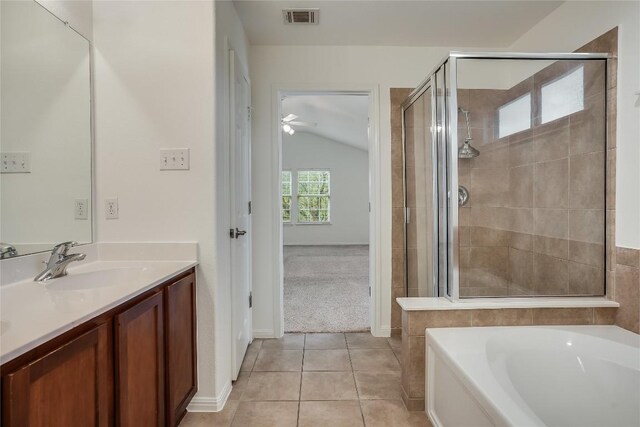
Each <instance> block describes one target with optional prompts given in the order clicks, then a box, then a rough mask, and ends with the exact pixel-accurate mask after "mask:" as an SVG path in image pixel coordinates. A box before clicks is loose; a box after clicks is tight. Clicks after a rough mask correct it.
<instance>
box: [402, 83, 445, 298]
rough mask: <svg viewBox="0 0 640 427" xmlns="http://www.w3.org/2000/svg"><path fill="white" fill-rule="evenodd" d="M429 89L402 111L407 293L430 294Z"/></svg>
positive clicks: (432, 149) (431, 186) (432, 221)
mask: <svg viewBox="0 0 640 427" xmlns="http://www.w3.org/2000/svg"><path fill="white" fill-rule="evenodd" d="M432 95H433V92H432V88H431V87H427V89H426V90H425V91H424V92H423V93H422V94H421V95H420V96H418V97H417V98H416V99H415V100H414V101H413V102H412V103H411V104H410V105H409V106H408V107H406V108H405V110H404V161H405V207H406V209H405V251H406V256H405V259H406V275H405V277H406V281H407V296H410V297H416V296H421V297H426V296H435V295H434V274H437V273H436V272H437V262H434V257H435V259H437V254H435V253H434V247H436V246H435V244H434V237H435V236H434V234H435V233H434V230H435V229H436V228H435V226H434V224H435V223H436V222H437V218H434V194H435V193H434V183H435V182H434V179H433V176H434V174H433V172H434V168H433V161H434V152H435V146H434V144H433V137H432V135H433V133H432V132H433V129H432V125H433V113H434V109H433V106H432V102H433V97H432Z"/></svg>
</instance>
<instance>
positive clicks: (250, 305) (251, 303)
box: [249, 292, 253, 308]
mask: <svg viewBox="0 0 640 427" xmlns="http://www.w3.org/2000/svg"><path fill="white" fill-rule="evenodd" d="M251 307H253V292H249V308H251Z"/></svg>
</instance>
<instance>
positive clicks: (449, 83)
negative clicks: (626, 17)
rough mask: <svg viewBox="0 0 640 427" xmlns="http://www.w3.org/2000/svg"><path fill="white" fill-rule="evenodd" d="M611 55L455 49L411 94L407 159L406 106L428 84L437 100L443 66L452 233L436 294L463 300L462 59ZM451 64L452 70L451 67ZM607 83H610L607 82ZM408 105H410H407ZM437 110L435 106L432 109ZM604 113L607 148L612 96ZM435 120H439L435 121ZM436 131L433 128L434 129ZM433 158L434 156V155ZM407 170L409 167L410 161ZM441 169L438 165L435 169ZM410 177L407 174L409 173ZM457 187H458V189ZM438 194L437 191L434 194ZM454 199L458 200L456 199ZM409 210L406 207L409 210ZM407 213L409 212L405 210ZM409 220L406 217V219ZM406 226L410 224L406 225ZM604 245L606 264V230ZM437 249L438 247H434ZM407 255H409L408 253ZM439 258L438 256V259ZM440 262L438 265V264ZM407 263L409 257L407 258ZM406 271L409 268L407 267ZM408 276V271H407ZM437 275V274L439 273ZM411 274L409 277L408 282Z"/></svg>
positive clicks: (603, 57) (596, 57)
mask: <svg viewBox="0 0 640 427" xmlns="http://www.w3.org/2000/svg"><path fill="white" fill-rule="evenodd" d="M610 58H611V56H610V55H609V54H608V53H536V52H459V51H452V52H449V54H448V55H447V56H446V57H445V58H443V60H442V61H440V62H439V63H438V65H437V66H436V67H435V68H434V69H433V71H432V72H431V73H429V74H428V75H427V78H426V79H425V80H423V81H422V82H421V83H420V84H419V85H418V86H417V87H416V88H415V89H414V90H413V91H412V92H411V94H410V95H409V97H408V98H407V100H406V101H405V102H404V103H403V104H402V113H403V116H402V126H403V128H402V129H403V135H402V136H403V162H404V161H405V159H404V154H405V153H404V137H405V135H404V110H405V108H406V107H408V106H409V105H410V104H411V103H413V102H414V101H415V100H416V99H417V98H418V97H419V96H420V95H421V94H422V93H423V92H424V91H426V90H427V88H428V87H431V86H433V87H435V90H433V89H432V98H433V100H432V105H435V104H436V99H435V98H436V95H437V93H436V91H437V90H438V85H437V80H436V79H434V77H435V75H436V73H437V72H438V71H439V70H440V69H442V70H444V71H445V75H444V82H445V84H444V87H443V90H444V91H445V92H444V93H445V95H446V96H445V100H446V105H447V108H446V111H447V119H446V132H445V135H444V137H445V141H446V147H447V163H446V169H447V170H446V172H447V173H446V183H447V186H446V194H447V197H446V200H447V205H448V206H447V212H448V215H447V225H448V227H447V228H448V233H447V234H448V236H447V242H446V245H447V254H448V256H447V260H446V261H445V262H446V266H444V265H442V263H438V264H434V271H436V270H437V269H442V268H446V269H447V283H446V284H445V285H446V292H445V293H444V295H441V294H440V293H439V292H438V283H437V280H436V281H434V296H444V297H446V298H448V299H450V300H454V301H455V300H459V299H460V258H459V250H460V248H459V242H458V236H459V232H460V230H459V223H458V203H457V193H458V191H457V189H458V185H459V184H458V155H457V150H458V59H480V60H482V59H485V60H491V59H512V60H517V59H523V60H524V59H528V60H548V61H561V60H605V61H607V63H608V60H609V59H610ZM447 66H448V70H447ZM608 70H609V67H608V65H605V82H606V81H607V79H608V75H607V73H608ZM605 84H606V83H605ZM605 97H608V94H607V93H606V91H605ZM405 106H406V107H405ZM432 113H433V114H435V109H434V110H433V111H432ZM604 115H605V130H604V132H605V141H604V143H605V151H606V148H607V147H608V135H609V132H608V121H607V119H606V117H607V115H608V99H606V100H605V107H604ZM433 123H435V120H434V122H433ZM432 133H433V129H432ZM606 159H607V156H605V161H604V166H603V167H604V176H605V180H604V187H605V188H604V199H605V205H604V224H603V229H604V230H606V224H607V217H608V212H607V205H606V199H607V178H606V177H607V176H608V165H607V160H606ZM432 160H433V159H432ZM435 160H436V162H434V165H433V166H434V167H436V168H437V164H436V163H437V158H435ZM404 166H405V171H406V164H405V165H404ZM435 170H436V171H437V169H435ZM436 177H437V179H438V181H442V179H444V178H445V177H440V176H438V174H437V173H436V174H435V175H434V178H436ZM405 181H406V177H405ZM454 189H455V191H454ZM434 197H436V198H437V195H434ZM452 201H455V203H453V202H452ZM405 205H406V189H405ZM439 208H440V206H439V202H438V203H437V204H436V205H434V218H435V219H436V221H437V217H438V212H437V211H438V209H439ZM405 212H406V210H405ZM405 215H406V214H405ZM405 222H406V221H405ZM437 227H438V224H437V223H436V224H434V230H437ZM405 229H406V227H405ZM434 236H435V239H438V237H439V235H438V233H435V234H434ZM442 243H443V242H441V241H440V240H439V239H438V240H437V241H436V242H434V245H435V246H434V248H436V249H438V248H439V245H440V244H442ZM603 244H604V247H605V265H606V253H607V250H608V249H607V248H608V238H607V233H606V232H605V233H604V242H603ZM405 248H406V233H405ZM434 253H437V251H434ZM405 258H406V257H405ZM436 261H437V260H436ZM436 265H437V269H436V267H435V266H436ZM405 266H406V259H405ZM405 271H406V270H405ZM405 276H406V275H405ZM436 277H437V276H436ZM406 280H407V278H406V277H405V283H406ZM607 294H608V286H607V283H606V275H605V296H606V295H607Z"/></svg>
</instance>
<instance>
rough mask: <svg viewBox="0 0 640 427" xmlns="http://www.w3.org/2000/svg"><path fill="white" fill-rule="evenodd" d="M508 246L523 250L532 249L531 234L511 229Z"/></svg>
mask: <svg viewBox="0 0 640 427" xmlns="http://www.w3.org/2000/svg"><path fill="white" fill-rule="evenodd" d="M509 246H510V247H512V248H515V249H520V250H523V251H532V250H533V235H531V234H525V233H518V232H515V231H512V232H511V237H510V239H509Z"/></svg>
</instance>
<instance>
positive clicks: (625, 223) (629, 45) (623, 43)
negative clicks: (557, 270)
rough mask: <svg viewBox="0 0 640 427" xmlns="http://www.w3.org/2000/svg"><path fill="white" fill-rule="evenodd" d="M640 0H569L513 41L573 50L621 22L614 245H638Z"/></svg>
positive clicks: (518, 45) (524, 46) (519, 45)
mask: <svg viewBox="0 0 640 427" xmlns="http://www.w3.org/2000/svg"><path fill="white" fill-rule="evenodd" d="M639 21H640V2H637V1H628V2H623V1H616V2H612V1H603V2H595V1H594V2H591V1H584V2H581V1H569V2H565V3H564V4H563V5H562V6H560V7H559V8H558V9H556V10H555V11H553V12H552V13H551V14H549V15H548V16H547V17H546V18H544V19H543V20H542V21H541V22H540V23H539V24H538V25H536V26H535V27H533V28H532V29H531V30H529V31H528V32H527V33H526V34H524V35H523V36H522V37H521V38H520V39H519V40H517V41H516V42H515V43H514V44H513V45H512V46H511V48H510V49H511V50H516V51H553V52H557V51H566V52H571V51H573V50H575V49H577V48H579V47H581V46H583V45H584V44H586V43H588V42H589V41H591V40H593V39H594V38H596V37H598V36H599V35H601V34H603V33H605V32H607V31H608V30H610V29H612V28H614V27H616V26H618V27H619V33H618V83H617V90H618V105H617V114H618V115H617V153H616V161H617V165H616V194H617V197H616V245H617V246H623V247H628V248H640V190H638V189H639V188H640V168H639V167H638V165H640V99H639V96H638V95H636V93H637V92H638V91H640V27H639V26H638V22H639Z"/></svg>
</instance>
